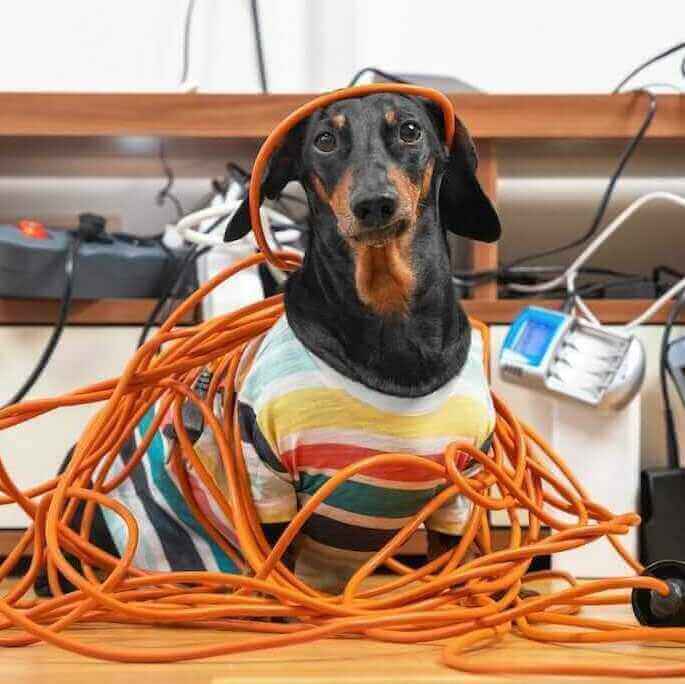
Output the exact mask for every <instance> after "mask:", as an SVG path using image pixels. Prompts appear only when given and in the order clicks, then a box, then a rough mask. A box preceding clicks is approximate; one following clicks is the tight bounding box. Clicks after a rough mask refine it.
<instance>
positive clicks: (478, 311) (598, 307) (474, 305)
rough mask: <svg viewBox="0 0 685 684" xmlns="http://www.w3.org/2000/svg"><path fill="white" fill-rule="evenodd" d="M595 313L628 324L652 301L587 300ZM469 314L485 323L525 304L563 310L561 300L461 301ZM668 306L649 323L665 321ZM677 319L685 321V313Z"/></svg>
mask: <svg viewBox="0 0 685 684" xmlns="http://www.w3.org/2000/svg"><path fill="white" fill-rule="evenodd" d="M585 303H586V304H587V305H588V307H589V309H590V310H591V311H592V313H594V314H595V316H597V318H599V320H600V321H601V322H602V323H615V324H620V323H628V322H629V321H631V320H633V319H634V318H637V316H639V315H640V314H641V313H642V312H643V311H644V310H645V309H646V308H647V307H648V306H649V305H650V304H651V303H652V300H650V299H597V300H592V299H586V300H585ZM462 304H463V305H464V309H465V310H466V313H468V315H469V316H473V317H474V318H477V319H478V320H480V321H483V323H503V324H506V323H511V321H512V320H514V318H516V316H517V315H518V314H519V312H520V311H521V309H523V307H525V306H544V307H547V308H550V309H561V306H562V304H563V301H562V300H560V299H494V300H477V299H465V300H463V301H462ZM668 311H669V307H668V306H664V307H663V308H662V309H661V310H660V311H658V312H657V313H656V314H655V315H654V316H653V317H652V318H651V320H649V321H648V324H650V325H654V324H659V323H665V321H666V318H667V317H668ZM678 321H679V322H680V323H685V312H684V313H683V314H681V316H680V317H679V319H678Z"/></svg>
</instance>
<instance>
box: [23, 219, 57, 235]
mask: <svg viewBox="0 0 685 684" xmlns="http://www.w3.org/2000/svg"><path fill="white" fill-rule="evenodd" d="M17 226H18V227H19V230H20V231H21V232H22V233H24V235H26V237H30V238H34V239H36V240H47V239H49V237H50V233H48V231H47V230H45V226H44V225H43V224H42V223H41V222H40V221H32V220H31V219H22V220H21V221H19V223H18V224H17Z"/></svg>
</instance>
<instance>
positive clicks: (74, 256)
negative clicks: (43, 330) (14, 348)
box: [3, 233, 81, 408]
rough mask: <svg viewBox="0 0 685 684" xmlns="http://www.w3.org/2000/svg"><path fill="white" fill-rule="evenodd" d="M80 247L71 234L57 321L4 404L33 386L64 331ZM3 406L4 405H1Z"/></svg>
mask: <svg viewBox="0 0 685 684" xmlns="http://www.w3.org/2000/svg"><path fill="white" fill-rule="evenodd" d="M80 247H81V236H80V235H79V234H78V233H76V234H71V239H70V241H69V248H68V249H67V254H66V256H65V259H64V290H63V291H62V301H61V304H60V309H59V315H58V316H57V322H56V323H55V326H54V328H53V329H52V334H51V335H50V339H49V340H48V341H47V344H46V345H45V347H44V348H43V351H42V353H41V355H40V358H39V359H38V362H37V363H36V365H35V366H34V368H33V370H32V371H31V373H30V374H29V376H28V377H27V378H26V380H25V381H24V384H23V385H22V386H21V387H20V388H19V389H18V390H17V392H16V393H15V394H14V396H13V397H12V398H11V399H10V400H9V401H8V402H7V403H6V404H5V407H6V406H11V405H12V404H16V403H17V402H19V401H21V400H22V399H23V398H24V397H25V396H26V395H27V394H28V393H29V392H30V391H31V389H32V388H33V386H34V385H35V384H36V382H37V381H38V378H39V377H40V376H41V374H42V373H43V371H44V370H45V367H46V366H47V365H48V363H49V362H50V358H51V357H52V354H53V352H54V351H55V348H56V347H57V343H58V342H59V340H60V337H62V333H63V332H64V326H65V324H66V322H67V317H68V316H69V309H70V308H71V299H72V294H73V291H74V277H75V275H76V265H77V260H78V252H79V248H80ZM3 408H4V407H3Z"/></svg>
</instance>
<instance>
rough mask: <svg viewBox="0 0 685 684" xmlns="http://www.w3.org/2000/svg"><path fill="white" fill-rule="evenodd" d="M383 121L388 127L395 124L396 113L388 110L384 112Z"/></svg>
mask: <svg viewBox="0 0 685 684" xmlns="http://www.w3.org/2000/svg"><path fill="white" fill-rule="evenodd" d="M385 121H386V123H387V124H388V125H389V126H393V125H394V124H396V123H397V112H396V111H395V110H394V109H389V110H388V111H387V112H385Z"/></svg>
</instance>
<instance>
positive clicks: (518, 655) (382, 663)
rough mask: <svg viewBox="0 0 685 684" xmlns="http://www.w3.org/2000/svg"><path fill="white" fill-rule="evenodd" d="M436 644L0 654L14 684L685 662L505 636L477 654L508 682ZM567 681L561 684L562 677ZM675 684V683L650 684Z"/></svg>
mask: <svg viewBox="0 0 685 684" xmlns="http://www.w3.org/2000/svg"><path fill="white" fill-rule="evenodd" d="M585 614H587V615H592V616H594V617H605V618H608V619H612V620H631V619H632V614H631V612H630V609H629V608H627V607H623V606H621V607H608V608H607V607H603V608H594V609H587V611H586V613H585ZM69 633H70V635H71V636H76V637H78V638H79V639H80V640H83V641H84V642H91V643H105V642H107V643H111V644H115V643H116V644H117V645H119V646H131V647H133V646H135V647H138V648H140V647H151V648H153V647H155V646H157V647H160V646H164V647H169V646H170V645H173V644H178V645H179V646H189V645H199V644H204V643H216V642H217V641H221V640H234V639H241V638H248V636H247V635H244V636H242V635H235V634H231V633H227V632H214V631H212V632H210V631H205V630H192V629H162V628H142V627H127V626H93V625H90V626H82V627H76V628H72V629H71V630H70V632H69ZM440 653H441V646H440V644H439V643H436V644H426V645H396V644H384V643H378V642H372V641H368V640H364V639H352V638H347V639H337V640H325V641H319V642H316V643H315V644H305V645H301V646H291V647H288V648H285V649H280V650H274V651H260V652H256V653H245V654H242V655H236V656H225V657H219V658H213V659H211V660H205V661H200V662H190V663H177V664H172V665H149V664H145V665H127V664H120V663H103V662H99V661H94V660H89V659H86V658H84V657H81V656H77V655H73V654H71V653H67V652H64V651H60V650H58V649H56V648H54V647H52V646H45V645H38V646H33V647H30V648H20V649H8V650H6V651H4V652H2V654H1V655H0V657H1V658H2V665H1V666H0V667H1V670H0V671H1V672H2V675H3V676H2V681H3V682H12V684H46V682H49V683H50V684H82V683H83V682H97V684H128V683H129V682H130V683H137V682H145V684H205V683H211V684H238V683H240V684H252V683H255V684H257V683H258V684H276V683H279V684H281V683H288V682H293V684H295V683H297V684H307V683H309V682H311V683H312V684H313V683H314V682H316V683H317V684H338V683H341V684H342V683H343V682H344V683H346V684H347V683H350V684H357V683H359V684H386V683H387V684H405V683H406V684H419V683H420V684H440V683H442V682H444V683H445V684H448V683H449V684H457V683H459V682H478V683H479V684H487V683H490V682H492V683H493V684H494V683H495V682H496V683H497V684H503V683H504V682H506V683H517V682H521V683H524V682H525V683H526V684H538V683H539V684H558V682H559V681H562V680H560V678H556V677H530V676H523V675H522V676H517V675H516V674H515V673H516V664H517V663H518V662H523V661H527V660H529V659H535V660H536V661H538V662H541V661H545V660H555V661H558V660H559V659H568V660H578V659H582V660H583V661H584V662H586V663H591V662H597V663H602V664H606V663H609V662H612V661H616V662H620V661H621V660H623V661H624V662H625V661H626V660H628V661H630V662H633V663H636V664H637V663H640V664H642V665H644V664H649V663H653V664H654V665H660V664H668V663H673V662H674V661H682V662H685V647H683V648H681V647H675V646H673V645H671V644H652V645H648V646H640V645H633V644H622V645H616V646H614V645H597V646H591V645H582V646H579V645H559V646H556V645H549V644H540V643H535V642H532V641H524V640H522V639H520V638H517V637H514V636H511V637H508V638H507V639H506V640H505V641H504V642H503V643H501V644H500V645H496V646H493V647H490V648H489V649H488V650H487V651H482V652H481V657H484V658H489V659H491V660H493V661H504V662H507V663H509V664H511V668H512V675H511V676H508V677H481V676H478V677H475V676H469V675H464V674H461V673H459V672H455V671H454V670H451V669H449V668H447V667H445V666H444V665H442V664H441V663H440ZM563 681H566V679H563ZM568 681H569V682H572V683H573V684H576V683H578V682H589V681H598V682H606V683H611V682H618V681H626V680H620V679H606V678H603V679H598V680H592V678H585V677H577V678H573V679H568ZM648 681H659V682H666V681H669V682H673V681H675V680H661V679H660V680H648Z"/></svg>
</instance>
